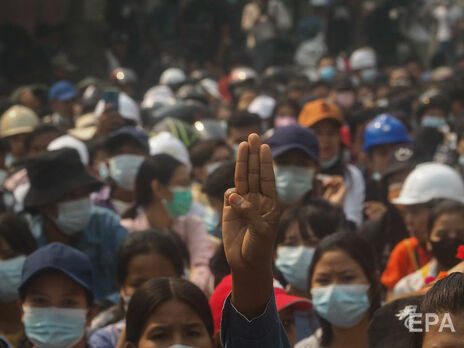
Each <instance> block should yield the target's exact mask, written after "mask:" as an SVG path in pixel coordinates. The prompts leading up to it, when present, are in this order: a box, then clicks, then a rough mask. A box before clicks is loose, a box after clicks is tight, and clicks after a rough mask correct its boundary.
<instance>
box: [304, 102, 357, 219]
mask: <svg viewBox="0 0 464 348" xmlns="http://www.w3.org/2000/svg"><path fill="white" fill-rule="evenodd" d="M298 123H299V124H300V125H302V126H303V127H309V128H311V129H312V130H313V131H314V133H315V134H316V137H317V140H318V141H319V149H320V152H319V156H320V161H321V166H322V171H321V174H322V175H325V176H329V177H331V176H339V177H341V178H343V180H344V182H345V183H346V187H347V192H346V195H345V199H344V202H343V208H344V211H345V215H346V217H347V219H348V220H349V221H351V222H352V223H354V224H356V225H358V226H359V225H360V224H361V223H362V220H363V216H362V213H363V202H364V190H365V187H364V179H363V176H362V174H361V172H360V171H359V169H357V168H356V167H355V166H353V165H351V164H348V163H346V159H345V156H344V145H343V144H342V141H341V130H340V129H341V127H342V126H343V123H344V120H343V116H342V112H341V110H340V109H339V108H338V107H337V106H336V105H334V104H332V103H330V102H327V101H325V100H322V99H319V100H315V101H313V102H310V103H307V104H306V105H305V106H304V108H303V111H302V112H301V113H300V116H299V118H298Z"/></svg>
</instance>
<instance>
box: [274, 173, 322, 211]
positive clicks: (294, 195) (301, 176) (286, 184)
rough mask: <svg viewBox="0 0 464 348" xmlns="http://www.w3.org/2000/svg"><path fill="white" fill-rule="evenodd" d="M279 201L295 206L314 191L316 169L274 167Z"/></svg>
mask: <svg viewBox="0 0 464 348" xmlns="http://www.w3.org/2000/svg"><path fill="white" fill-rule="evenodd" d="M274 172H275V180H276V188H277V193H278V194H279V199H280V200H281V201H282V202H284V203H285V204H293V203H295V202H297V201H298V200H299V199H301V198H302V197H303V196H304V195H305V194H307V193H308V192H309V191H311V190H312V189H313V181H314V173H315V171H314V169H312V168H306V167H297V166H277V165H276V166H274Z"/></svg>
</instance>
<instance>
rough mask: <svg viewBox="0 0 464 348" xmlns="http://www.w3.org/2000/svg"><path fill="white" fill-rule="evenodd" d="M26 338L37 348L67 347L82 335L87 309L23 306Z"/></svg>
mask: <svg viewBox="0 0 464 348" xmlns="http://www.w3.org/2000/svg"><path fill="white" fill-rule="evenodd" d="M23 310H24V328H25V330H26V336H27V338H28V339H29V340H30V341H31V342H32V343H33V344H34V345H35V346H37V347H39V348H69V347H73V346H74V345H75V344H76V343H78V342H79V341H80V340H81V339H83V337H84V329H85V324H86V321H87V310H85V309H70V308H55V307H23Z"/></svg>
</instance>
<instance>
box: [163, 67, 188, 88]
mask: <svg viewBox="0 0 464 348" xmlns="http://www.w3.org/2000/svg"><path fill="white" fill-rule="evenodd" d="M185 80H187V76H186V75H185V73H184V72H183V71H182V70H181V69H179V68H168V69H166V70H164V71H163V73H162V74H161V77H160V80H159V83H160V85H168V86H170V85H178V84H181V83H184V82H185Z"/></svg>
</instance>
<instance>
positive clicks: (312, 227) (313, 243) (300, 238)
mask: <svg viewBox="0 0 464 348" xmlns="http://www.w3.org/2000/svg"><path fill="white" fill-rule="evenodd" d="M345 224H346V221H345V217H344V214H343V210H342V209H341V208H339V207H336V206H334V205H332V204H330V203H329V202H327V201H325V200H323V199H319V198H318V199H312V200H311V201H310V202H308V203H307V204H305V205H304V206H302V207H299V208H295V209H290V210H288V211H286V212H285V213H284V214H283V215H282V218H281V219H280V224H279V232H278V234H277V258H276V261H275V265H276V276H275V277H276V278H277V279H278V280H279V281H280V282H281V283H282V284H284V285H286V287H285V289H286V291H287V292H288V294H290V295H294V296H302V297H309V296H310V294H309V290H308V283H309V282H308V270H309V266H310V265H311V261H312V259H313V256H314V251H315V248H316V247H317V245H318V244H319V242H320V241H321V240H322V239H323V238H324V237H325V236H328V235H329V234H332V233H335V232H336V231H337V230H339V229H340V228H341V227H343V226H345ZM294 315H295V326H296V333H297V342H298V341H300V340H302V339H304V338H306V337H308V336H310V335H311V334H312V333H314V331H315V330H316V329H317V328H319V325H318V324H316V323H317V319H316V317H315V316H314V315H312V314H310V315H309V316H308V313H305V312H301V311H296V312H295V313H294Z"/></svg>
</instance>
